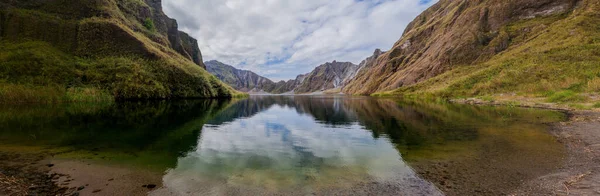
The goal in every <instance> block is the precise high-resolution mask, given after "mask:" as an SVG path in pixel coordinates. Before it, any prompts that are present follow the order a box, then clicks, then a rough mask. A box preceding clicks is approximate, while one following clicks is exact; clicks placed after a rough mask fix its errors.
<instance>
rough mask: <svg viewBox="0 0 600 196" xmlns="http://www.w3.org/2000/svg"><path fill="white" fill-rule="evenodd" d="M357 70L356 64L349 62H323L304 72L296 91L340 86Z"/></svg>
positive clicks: (308, 91)
mask: <svg viewBox="0 0 600 196" xmlns="http://www.w3.org/2000/svg"><path fill="white" fill-rule="evenodd" d="M357 70H358V65H355V64H353V63H350V62H337V61H333V62H331V63H325V64H323V65H320V66H318V67H316V68H315V69H314V70H313V71H312V72H310V73H308V74H306V76H305V77H304V79H303V81H302V82H301V83H300V86H298V88H296V89H295V92H296V93H310V92H317V91H325V90H329V89H335V88H341V87H342V84H343V82H344V81H347V80H349V79H350V78H351V77H352V76H353V75H354V74H355V73H356V71H357Z"/></svg>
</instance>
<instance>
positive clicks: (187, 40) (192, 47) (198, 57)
mask: <svg viewBox="0 0 600 196" xmlns="http://www.w3.org/2000/svg"><path fill="white" fill-rule="evenodd" d="M145 1H146V3H147V4H148V5H149V6H150V7H151V8H152V10H153V14H152V18H153V21H155V25H156V26H157V27H158V28H157V30H158V31H159V32H161V33H162V34H167V37H168V39H169V44H170V47H171V48H173V49H174V50H175V51H177V52H178V53H179V54H181V55H183V56H184V57H186V58H188V59H190V60H192V61H194V63H196V64H197V65H200V66H201V67H203V68H205V69H206V65H204V62H203V61H202V53H201V52H200V48H198V40H196V39H194V38H192V37H190V36H189V35H188V34H187V33H185V32H181V31H179V27H178V24H177V21H176V20H174V19H171V18H169V17H168V16H167V15H165V13H164V12H163V9H162V3H161V0H145ZM141 12H143V10H142V11H141Z"/></svg>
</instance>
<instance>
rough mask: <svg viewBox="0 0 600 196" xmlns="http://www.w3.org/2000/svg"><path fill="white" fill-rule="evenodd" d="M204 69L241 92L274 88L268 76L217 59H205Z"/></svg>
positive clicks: (265, 90)
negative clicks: (237, 67)
mask: <svg viewBox="0 0 600 196" xmlns="http://www.w3.org/2000/svg"><path fill="white" fill-rule="evenodd" d="M204 64H205V65H206V70H207V71H208V72H210V73H212V74H213V75H215V76H217V78H219V79H220V80H221V81H223V82H225V83H227V84H229V85H230V86H231V87H233V88H235V89H236V90H239V91H243V92H271V91H272V90H273V89H274V88H275V83H274V82H273V81H271V80H269V79H268V78H265V77H262V76H259V75H258V74H256V73H254V72H251V71H247V70H240V69H236V68H235V67H233V66H231V65H227V64H224V63H221V62H219V61H215V60H212V61H207V62H205V63H204Z"/></svg>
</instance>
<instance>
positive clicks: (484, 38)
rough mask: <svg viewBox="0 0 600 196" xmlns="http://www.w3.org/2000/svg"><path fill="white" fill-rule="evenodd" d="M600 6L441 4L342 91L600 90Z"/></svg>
mask: <svg viewBox="0 0 600 196" xmlns="http://www.w3.org/2000/svg"><path fill="white" fill-rule="evenodd" d="M599 4H600V2H599V1H597V0H520V1H505V0H478V1H470V0H458V1H456V0H440V1H439V2H438V3H436V4H435V5H433V6H432V7H431V8H429V9H428V10H426V11H425V12H423V13H422V14H421V15H420V16H418V17H417V18H416V19H415V20H414V21H413V22H411V23H410V24H409V25H408V27H407V28H406V31H405V33H404V35H403V36H402V37H401V39H400V40H399V41H398V42H396V44H395V45H394V46H393V48H392V49H391V50H390V51H388V52H386V53H383V54H381V55H379V57H377V58H376V59H375V60H372V61H370V62H368V63H366V65H365V68H363V69H361V71H360V72H359V73H358V74H357V76H356V77H355V78H354V79H353V80H351V81H350V82H348V85H346V86H345V87H344V89H343V90H342V91H343V92H345V93H348V94H363V95H367V94H372V93H375V92H382V91H389V90H394V89H397V90H395V91H393V92H387V93H386V94H397V95H401V94H415V93H416V94H422V93H428V94H434V95H440V96H472V95H482V94H493V93H507V92H524V93H529V94H542V93H546V92H547V93H549V94H551V93H552V92H554V91H562V90H572V91H576V92H594V90H595V91H597V90H598V89H600V64H599V63H598V62H600V61H599V60H600V58H599V57H600V54H599V53H598V52H597V51H600V47H599V45H600V35H599V30H600V29H599V27H600V25H599V24H600V17H599V13H600V9H599V7H600V6H599ZM398 88H399V89H398Z"/></svg>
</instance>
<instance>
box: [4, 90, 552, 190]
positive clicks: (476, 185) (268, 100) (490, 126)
mask: <svg viewBox="0 0 600 196" xmlns="http://www.w3.org/2000/svg"><path fill="white" fill-rule="evenodd" d="M563 118H564V115H563V114H561V113H558V112H553V111H544V110H535V109H522V108H510V107H488V106H467V105H453V104H447V103H442V104H440V103H414V102H413V103H407V102H401V101H397V100H389V99H374V98H362V97H340V96H321V97H319V96H252V97H250V98H249V99H245V100H232V101H218V100H196V101H175V102H166V101H164V102H143V103H131V102H129V103H115V104H105V105H97V104H96V105H86V104H75V105H61V106H18V107H17V106H12V107H8V106H4V107H1V108H0V122H1V124H0V130H1V131H0V144H2V145H44V146H51V147H60V148H66V149H69V150H68V151H67V153H64V154H62V155H61V156H64V157H67V158H69V157H70V158H85V159H101V160H107V161H112V162H118V163H122V164H127V165H133V166H136V167H141V168H147V169H150V170H156V171H161V172H164V176H163V183H164V186H165V187H164V188H162V189H159V190H156V191H154V192H152V193H151V194H154V195H166V194H171V195H227V194H236V195H239V194H242V195H255V194H262V195H264V194H290V195H306V194H313V193H316V194H323V195H330V194H342V195H347V194H377V195H399V194H400V195H439V194H451V195H461V194H462V195H464V194H483V193H489V194H508V193H510V191H511V190H513V189H514V188H517V187H518V186H519V185H520V184H521V183H522V182H524V181H527V180H529V179H533V178H536V177H538V176H541V175H544V174H546V173H548V172H549V171H551V170H552V169H554V168H556V167H558V166H560V163H561V161H562V160H561V158H562V157H563V156H564V151H563V148H562V146H561V145H560V144H559V143H557V142H556V140H555V139H554V138H553V137H552V136H551V135H550V134H549V133H548V132H547V130H548V126H547V125H546V123H548V122H555V121H558V120H561V119H563Z"/></svg>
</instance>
